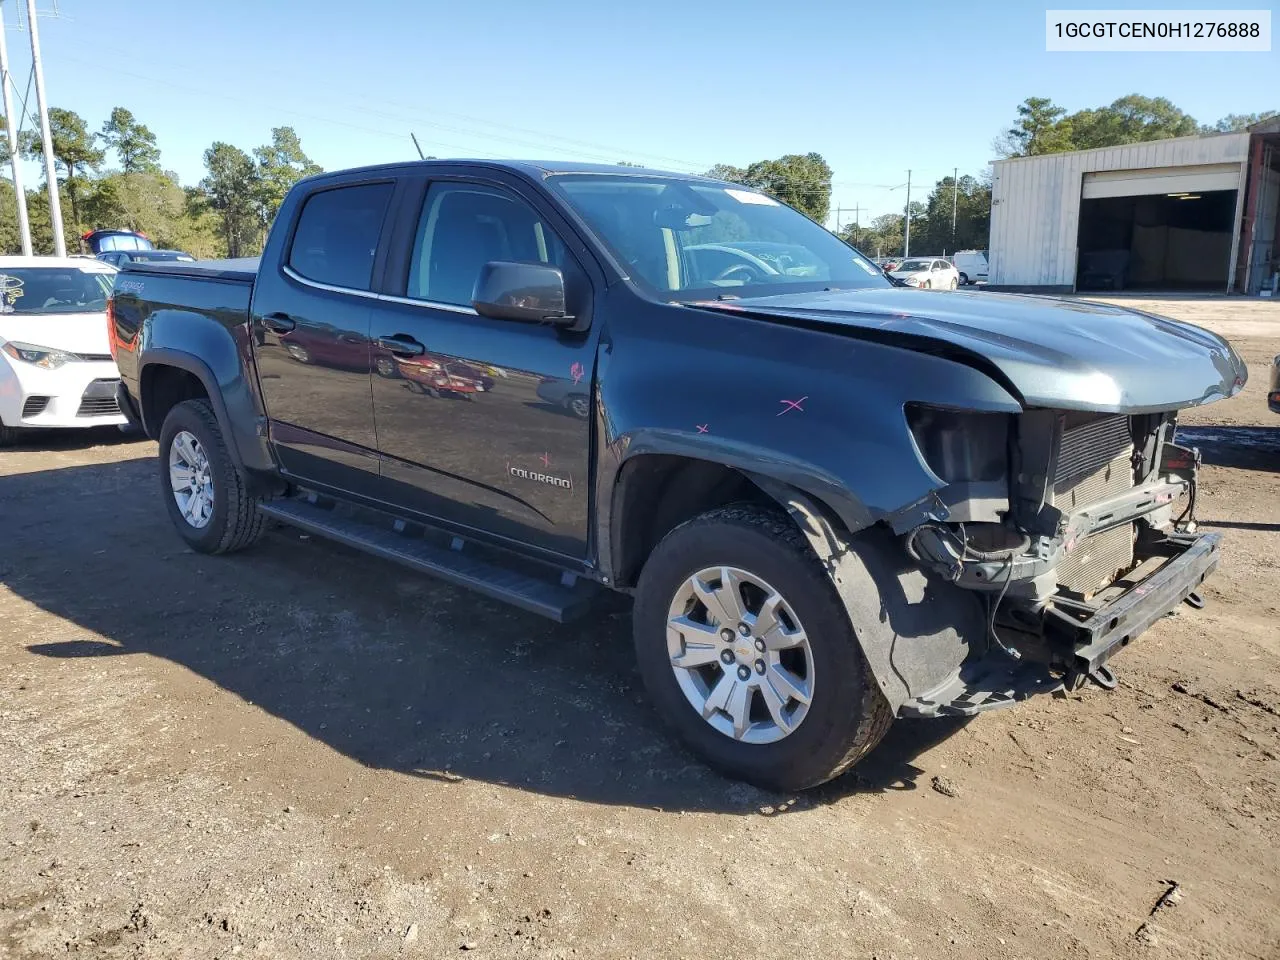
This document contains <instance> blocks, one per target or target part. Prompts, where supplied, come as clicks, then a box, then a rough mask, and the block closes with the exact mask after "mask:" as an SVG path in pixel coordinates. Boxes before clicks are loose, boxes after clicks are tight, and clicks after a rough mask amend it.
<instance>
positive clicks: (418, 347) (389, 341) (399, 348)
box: [378, 333, 427, 357]
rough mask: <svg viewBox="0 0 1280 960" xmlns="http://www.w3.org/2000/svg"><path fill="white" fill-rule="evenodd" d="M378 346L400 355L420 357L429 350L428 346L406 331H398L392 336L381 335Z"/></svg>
mask: <svg viewBox="0 0 1280 960" xmlns="http://www.w3.org/2000/svg"><path fill="white" fill-rule="evenodd" d="M378 346H380V347H381V348H382V349H383V350H389V351H391V352H392V353H394V354H395V355H396V356H398V357H420V356H422V355H423V354H424V353H426V352H427V348H426V347H424V346H423V345H422V344H420V343H419V342H418V341H417V340H415V339H413V337H411V336H409V335H408V334H404V333H397V334H395V335H394V336H390V337H379V338H378Z"/></svg>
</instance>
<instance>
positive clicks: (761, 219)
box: [547, 174, 889, 300]
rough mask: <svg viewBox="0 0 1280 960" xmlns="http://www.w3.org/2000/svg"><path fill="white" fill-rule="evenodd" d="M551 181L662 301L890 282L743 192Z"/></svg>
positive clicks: (623, 180) (656, 183)
mask: <svg viewBox="0 0 1280 960" xmlns="http://www.w3.org/2000/svg"><path fill="white" fill-rule="evenodd" d="M547 182H548V183H549V184H551V185H552V186H553V187H554V188H555V189H557V190H558V191H559V192H560V194H561V195H562V196H563V197H564V199H565V200H566V201H567V202H568V203H569V205H570V206H571V207H573V208H574V209H575V210H576V211H577V212H578V214H579V215H580V216H581V217H582V219H583V220H585V221H586V223H587V225H588V226H589V227H590V228H591V229H592V230H593V231H594V232H595V234H596V235H597V237H598V238H599V239H600V240H601V242H603V243H604V245H605V246H607V247H608V248H609V249H610V250H611V251H612V252H613V254H614V256H615V257H616V258H617V259H618V261H619V263H620V264H621V265H622V267H623V269H625V270H626V271H627V273H628V275H629V276H630V277H631V279H632V280H633V281H635V282H636V283H637V284H639V285H640V286H641V287H644V288H646V289H647V290H649V291H651V292H653V293H655V294H656V295H658V296H661V297H663V298H664V299H675V300H698V299H704V298H708V297H720V298H735V297H743V296H769V295H772V294H778V293H790V292H799V291H801V290H805V289H806V288H807V289H809V290H822V289H848V288H854V287H883V286H887V285H888V283H889V282H888V281H887V280H886V279H885V277H884V274H883V273H882V272H881V271H880V270H879V269H877V267H876V265H875V264H873V263H872V262H871V261H870V260H868V259H867V258H866V257H864V256H863V255H862V254H860V253H858V252H857V251H856V250H854V249H853V248H852V247H850V246H848V245H847V244H845V243H844V242H843V241H841V240H839V239H837V238H836V237H835V236H834V235H833V234H832V233H831V232H830V231H828V230H826V229H824V228H823V227H820V226H818V224H816V223H814V222H813V221H812V220H809V219H808V218H806V217H804V216H803V215H801V214H799V213H797V212H796V211H795V210H792V209H791V208H790V207H788V206H786V205H785V204H782V203H779V202H778V201H777V200H774V199H773V198H772V197H769V196H766V195H765V194H763V193H757V192H756V191H754V190H750V189H748V188H746V187H737V186H735V185H733V184H722V183H716V182H714V181H704V180H680V179H674V178H665V177H658V176H644V175H636V176H630V175H616V176H615V175H610V174H591V175H588V174H569V175H560V176H554V177H550V178H549V179H548V181H547ZM673 295H674V296H673Z"/></svg>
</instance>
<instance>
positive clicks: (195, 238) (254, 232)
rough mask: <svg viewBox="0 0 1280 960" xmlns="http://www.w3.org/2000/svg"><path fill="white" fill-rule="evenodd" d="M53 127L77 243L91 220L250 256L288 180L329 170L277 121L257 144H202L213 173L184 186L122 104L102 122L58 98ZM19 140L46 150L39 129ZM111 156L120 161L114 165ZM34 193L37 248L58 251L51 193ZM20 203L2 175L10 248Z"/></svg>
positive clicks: (203, 252) (33, 155) (0, 159)
mask: <svg viewBox="0 0 1280 960" xmlns="http://www.w3.org/2000/svg"><path fill="white" fill-rule="evenodd" d="M0 122H4V118H0ZM49 129H50V133H51V135H52V136H51V139H52V143H53V158H54V170H55V177H56V179H57V181H58V194H59V199H60V201H61V206H62V219H63V231H64V233H65V235H66V236H67V238H68V242H67V247H68V250H69V251H74V250H75V248H76V238H77V237H79V236H80V235H81V234H82V233H84V232H85V231H87V230H93V229H98V228H124V229H127V230H136V231H140V232H142V233H145V234H146V235H147V236H148V237H150V238H151V239H152V240H153V241H154V242H155V244H156V246H158V247H162V248H173V249H178V250H186V251H187V252H188V253H191V254H192V255H194V256H196V257H201V258H207V257H226V256H231V257H241V256H251V255H253V254H256V253H259V252H261V250H262V244H263V242H264V241H265V239H266V233H267V229H268V228H269V227H270V225H271V221H272V219H273V218H274V217H275V214H276V211H277V210H278V209H279V208H280V203H281V202H282V201H283V200H284V195H285V194H286V193H287V192H288V190H289V188H290V187H291V186H293V184H294V183H296V182H297V181H298V180H300V179H301V178H303V177H305V176H310V175H311V174H314V173H320V172H321V168H320V167H319V166H317V165H316V164H315V163H313V162H312V161H311V159H310V158H309V157H308V156H307V155H306V153H305V152H304V151H303V149H302V144H301V142H300V141H299V139H298V135H297V133H296V132H295V131H294V130H293V128H292V127H275V128H273V129H272V131H271V140H270V142H269V143H266V144H264V145H262V146H260V147H257V148H256V149H254V150H253V151H252V153H246V152H245V151H244V150H241V149H240V148H239V147H236V146H233V145H231V144H229V143H223V142H216V143H214V144H212V145H211V146H210V147H209V149H207V150H206V151H205V153H204V165H205V171H206V175H205V177H204V178H203V179H202V180H201V181H200V182H199V183H198V184H196V185H194V186H186V187H184V186H182V185H181V184H180V182H179V180H178V176H177V174H175V173H173V172H172V171H166V170H164V168H163V167H162V166H161V161H160V149H159V147H158V146H157V144H156V136H155V134H154V133H152V131H151V130H150V129H148V128H147V126H146V125H145V124H143V123H141V122H140V121H139V120H138V119H137V118H136V117H135V116H134V115H133V113H132V112H131V111H129V110H127V109H125V108H124V107H116V108H114V109H113V110H112V111H111V115H110V116H109V117H108V118H107V120H106V121H105V122H104V123H103V124H102V126H101V128H99V129H98V130H96V131H95V130H92V129H91V128H90V126H89V124H88V123H87V122H86V121H85V119H84V118H83V117H81V116H80V115H79V114H77V113H76V112H75V111H73V110H64V109H62V108H60V107H52V108H50V110H49ZM18 150H19V154H20V156H22V157H24V158H26V159H28V160H36V161H38V160H40V159H42V157H43V152H42V149H41V144H40V137H39V134H38V133H37V132H36V131H35V130H25V131H23V132H22V134H21V136H20V137H19V140H18ZM109 158H114V160H115V161H116V163H117V164H118V166H117V165H109V162H108V161H109ZM8 161H9V149H8V143H7V141H6V140H5V139H3V138H0V163H5V164H7V163H8ZM41 173H42V177H43V168H41ZM26 194H27V212H28V217H29V219H30V221H31V241H32V246H33V248H34V250H35V252H36V253H46V254H47V253H52V252H53V228H52V221H51V220H50V217H49V200H48V193H47V191H46V189H43V188H36V189H30V190H27V191H26ZM14 210H15V198H14V195H13V183H12V181H11V180H9V179H7V178H0V250H3V252H5V253H18V252H21V249H22V243H21V237H20V236H19V233H18V224H17V217H16V216H15V215H14V213H13V211H14Z"/></svg>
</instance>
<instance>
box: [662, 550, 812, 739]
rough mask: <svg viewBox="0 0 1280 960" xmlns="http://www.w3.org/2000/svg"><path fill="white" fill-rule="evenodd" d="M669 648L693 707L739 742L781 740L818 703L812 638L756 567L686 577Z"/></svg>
mask: <svg viewBox="0 0 1280 960" xmlns="http://www.w3.org/2000/svg"><path fill="white" fill-rule="evenodd" d="M667 652H668V654H669V656H670V658H671V669H672V671H673V672H674V673H675V677H676V682H677V683H678V684H679V685H680V689H681V691H682V692H683V693H684V695H685V698H686V699H687V700H688V701H689V704H690V705H691V706H692V707H693V708H694V709H695V710H696V711H698V713H699V715H701V717H702V718H703V720H705V721H706V722H707V723H708V724H710V725H711V726H712V727H714V728H715V729H716V730H718V731H719V732H720V733H722V734H724V735H725V736H727V737H731V738H732V739H734V740H739V741H742V742H744V743H753V744H764V743H774V742H776V741H778V740H781V739H782V738H784V737H786V736H789V735H790V734H791V733H793V732H795V730H796V728H797V727H798V726H799V725H800V724H801V722H803V720H804V718H805V715H806V714H807V713H808V711H809V705H810V704H811V703H812V702H813V688H814V679H815V678H814V662H813V651H812V649H811V647H810V643H809V638H808V635H807V634H806V633H805V631H804V628H803V626H801V624H800V620H799V618H797V617H796V615H795V612H794V611H793V610H792V609H791V607H790V606H789V605H788V604H787V601H786V600H785V598H784V597H783V596H782V595H781V594H780V593H779V592H778V591H777V590H775V589H774V588H773V587H772V586H770V585H769V584H768V583H767V582H765V581H764V580H763V579H761V578H760V577H757V576H756V575H755V574H752V573H750V572H749V571H746V570H741V569H739V568H737V567H729V566H721V567H708V568H706V569H704V570H699V571H698V572H697V573H695V574H694V575H693V576H691V577H689V578H688V579H687V580H685V582H684V583H683V584H681V585H680V587H679V589H677V590H676V593H675V597H674V598H673V600H672V601H671V606H670V608H669V610H668V612H667Z"/></svg>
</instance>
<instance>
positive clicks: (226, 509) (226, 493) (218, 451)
mask: <svg viewBox="0 0 1280 960" xmlns="http://www.w3.org/2000/svg"><path fill="white" fill-rule="evenodd" d="M159 465H160V488H161V494H162V496H163V497H164V500H165V505H166V507H167V508H168V510H169V518H170V519H171V520H172V521H173V525H174V526H175V527H176V528H177V530H178V534H179V535H180V536H181V537H182V539H183V540H185V541H186V542H187V543H188V544H190V545H191V547H192V549H194V550H198V551H200V552H201V553H229V552H231V551H233V550H242V549H244V548H245V547H247V546H249V545H251V544H252V543H254V542H255V541H256V540H257V539H258V538H259V537H260V536H262V531H263V529H264V526H265V519H264V517H263V515H262V514H261V513H260V512H259V511H258V503H259V502H260V501H259V498H258V497H255V496H253V495H252V494H251V493H250V492H249V489H248V486H247V485H246V483H245V479H244V477H242V476H241V475H240V471H239V470H237V469H236V465H235V463H234V462H233V461H232V459H231V454H230V452H229V451H228V450H227V444H226V441H225V440H224V439H223V437H222V428H221V427H220V426H219V424H218V418H217V417H216V416H215V415H214V412H213V407H212V406H210V405H209V401H208V400H185V401H183V402H182V403H180V404H178V405H177V406H175V407H174V408H173V409H172V410H170V411H169V414H168V416H166V417H165V418H164V426H162V427H161V428H160V460H159Z"/></svg>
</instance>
